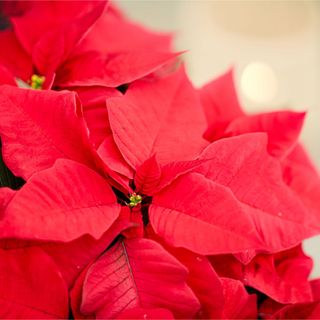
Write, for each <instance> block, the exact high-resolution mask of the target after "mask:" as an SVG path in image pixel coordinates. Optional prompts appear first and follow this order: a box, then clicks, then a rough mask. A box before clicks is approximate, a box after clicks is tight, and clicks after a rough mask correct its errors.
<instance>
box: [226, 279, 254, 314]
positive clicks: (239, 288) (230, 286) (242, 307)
mask: <svg viewBox="0 0 320 320" xmlns="http://www.w3.org/2000/svg"><path fill="white" fill-rule="evenodd" d="M221 282H222V286H223V289H224V290H223V291H224V299H225V303H224V310H223V318H225V319H257V316H258V315H257V313H258V312H257V302H256V300H257V299H256V295H249V294H248V293H247V291H246V289H245V287H244V286H243V284H242V283H241V282H240V281H238V280H233V279H228V278H221Z"/></svg>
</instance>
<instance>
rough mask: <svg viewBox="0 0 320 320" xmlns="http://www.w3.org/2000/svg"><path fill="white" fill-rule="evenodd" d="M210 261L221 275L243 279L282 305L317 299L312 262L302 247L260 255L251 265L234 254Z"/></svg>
mask: <svg viewBox="0 0 320 320" xmlns="http://www.w3.org/2000/svg"><path fill="white" fill-rule="evenodd" d="M210 260H211V262H212V264H213V266H214V268H215V269H216V270H217V272H218V274H219V275H220V276H222V277H230V278H233V279H238V280H241V281H242V282H243V283H244V284H245V285H247V286H250V287H252V288H255V289H256V290H259V291H260V292H262V293H264V294H265V295H267V296H269V297H271V298H272V299H273V300H275V301H277V302H279V303H301V302H310V301H312V300H313V295H312V288H311V284H310V282H309V280H308V277H309V275H310V272H311V269H312V260H311V259H310V258H309V257H307V256H306V255H304V253H303V251H302V249H301V246H298V247H296V248H293V249H290V250H287V251H283V252H279V253H276V254H273V255H270V254H269V255H266V254H258V255H257V256H256V257H254V258H253V260H252V261H251V262H250V263H249V264H247V265H243V264H242V263H241V262H239V261H238V260H237V259H236V258H235V257H233V256H232V255H225V256H212V257H210Z"/></svg>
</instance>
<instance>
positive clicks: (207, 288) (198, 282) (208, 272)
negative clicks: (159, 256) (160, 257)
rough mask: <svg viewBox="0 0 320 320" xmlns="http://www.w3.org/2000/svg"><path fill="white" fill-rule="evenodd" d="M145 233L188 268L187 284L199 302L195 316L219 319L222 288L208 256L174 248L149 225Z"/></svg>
mask: <svg viewBox="0 0 320 320" xmlns="http://www.w3.org/2000/svg"><path fill="white" fill-rule="evenodd" d="M145 234H146V237H147V238H149V239H152V240H154V241H156V242H158V243H160V244H161V245H162V246H163V247H164V248H165V250H166V251H168V252H169V253H170V254H172V255H173V256H174V257H175V258H177V259H178V260H179V261H180V262H181V263H182V264H183V265H184V266H185V267H186V268H187V269H188V271H189V274H188V277H187V284H188V286H189V287H190V288H191V289H192V291H193V292H194V293H195V295H196V296H197V298H198V300H199V301H200V304H201V310H200V311H199V313H198V314H197V318H198V317H199V318H201V319H220V318H221V316H222V311H223V305H224V296H223V288H222V284H221V281H220V279H219V277H218V275H217V274H216V272H215V270H214V269H213V267H212V265H211V264H210V261H209V260H208V258H207V257H205V256H201V255H197V254H195V253H193V252H191V251H188V250H185V249H183V248H174V247H171V246H169V245H167V244H166V243H165V242H164V241H163V240H162V239H161V238H160V237H158V236H157V235H156V234H155V233H154V231H153V230H152V228H151V227H150V225H149V226H148V227H147V228H146V232H145Z"/></svg>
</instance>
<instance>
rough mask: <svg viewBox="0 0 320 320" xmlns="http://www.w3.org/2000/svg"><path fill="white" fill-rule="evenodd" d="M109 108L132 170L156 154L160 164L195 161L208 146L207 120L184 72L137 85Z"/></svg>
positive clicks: (119, 141)
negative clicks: (204, 136) (205, 134)
mask: <svg viewBox="0 0 320 320" xmlns="http://www.w3.org/2000/svg"><path fill="white" fill-rule="evenodd" d="M107 106H108V112H109V120H110V126H111V129H112V132H113V136H114V139H115V142H116V144H117V145H118V147H119V150H120V152H121V153H122V155H123V157H124V158H125V159H126V160H127V162H128V163H129V164H130V165H131V166H132V167H133V168H137V167H139V166H140V165H141V164H142V163H143V162H144V161H146V160H147V159H148V158H150V157H151V156H152V155H153V154H156V156H157V159H158V161H159V163H160V164H164V163H168V162H170V161H172V160H175V161H178V160H189V159H193V158H195V157H196V156H197V155H198V154H199V152H200V150H202V149H203V147H204V146H205V144H206V143H205V141H204V140H203V139H202V138H201V136H202V132H203V130H204V125H205V124H204V121H205V120H204V116H203V114H202V113H201V111H200V108H201V107H200V105H199V103H198V100H197V97H196V95H195V92H194V89H193V88H192V86H191V84H190V82H189V80H188V79H187V77H186V75H185V73H184V70H183V69H180V70H179V71H177V72H176V73H174V74H173V75H171V76H169V77H167V78H163V79H160V80H158V81H152V82H150V81H149V82H147V81H137V82H135V83H133V84H132V85H131V86H130V87H129V89H128V91H127V92H126V94H125V96H124V97H123V98H112V99H109V100H108V101H107ZM182 132H183V134H181V133H182Z"/></svg>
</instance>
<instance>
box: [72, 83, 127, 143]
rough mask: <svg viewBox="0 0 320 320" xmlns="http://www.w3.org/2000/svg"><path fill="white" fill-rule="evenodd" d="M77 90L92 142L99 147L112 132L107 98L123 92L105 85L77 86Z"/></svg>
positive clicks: (75, 89) (74, 89)
mask: <svg viewBox="0 0 320 320" xmlns="http://www.w3.org/2000/svg"><path fill="white" fill-rule="evenodd" d="M71 89H72V90H73V91H76V92H77V94H78V96H79V98H80V101H81V104H82V109H83V117H84V119H85V122H86V124H87V127H88V129H89V137H90V141H91V143H92V144H93V145H94V147H95V148H96V149H97V148H98V147H99V146H100V144H101V143H102V142H103V140H104V139H105V138H106V137H107V136H109V135H111V134H112V132H111V129H110V125H109V117H108V111H107V106H106V99H107V98H111V97H120V96H122V94H121V93H120V92H119V91H118V90H116V89H112V88H105V87H81V88H80V87H77V88H71Z"/></svg>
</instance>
